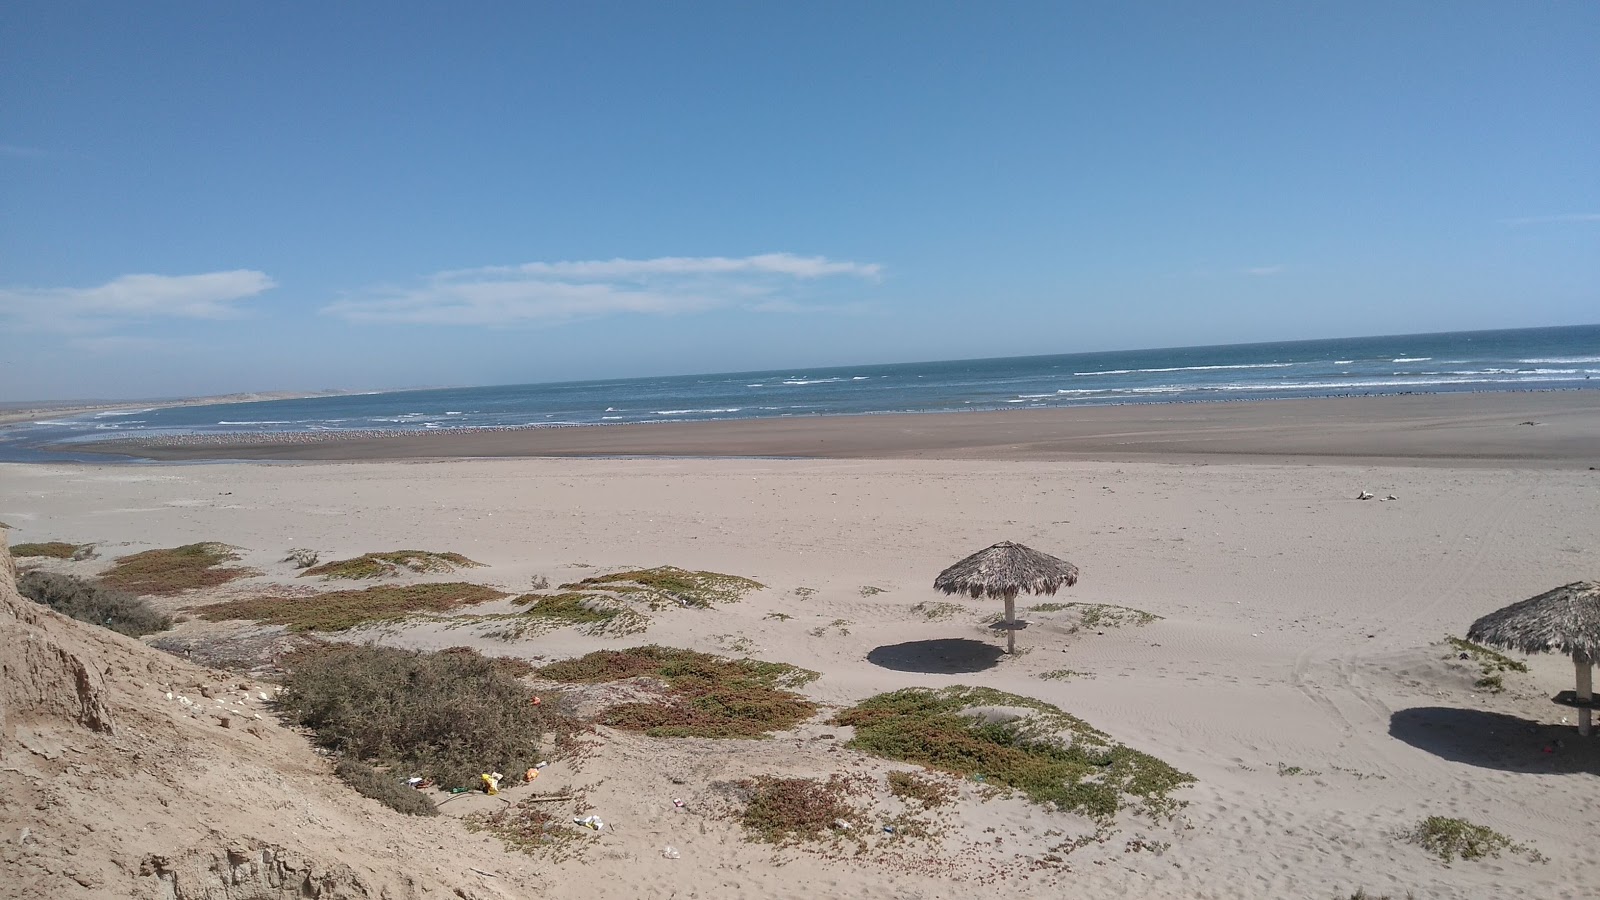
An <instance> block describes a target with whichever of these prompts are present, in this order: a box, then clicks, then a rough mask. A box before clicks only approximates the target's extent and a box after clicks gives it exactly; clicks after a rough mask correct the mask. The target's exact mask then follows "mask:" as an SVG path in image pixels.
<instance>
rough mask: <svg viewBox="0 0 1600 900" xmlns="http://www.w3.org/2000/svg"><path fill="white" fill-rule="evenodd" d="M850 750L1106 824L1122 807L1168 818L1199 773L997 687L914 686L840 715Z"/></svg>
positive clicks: (837, 717) (1042, 704) (1067, 715)
mask: <svg viewBox="0 0 1600 900" xmlns="http://www.w3.org/2000/svg"><path fill="white" fill-rule="evenodd" d="M834 723H835V724H838V725H850V726H854V727H855V729H856V732H855V737H854V738H853V739H852V740H851V741H850V746H852V747H855V748H857V749H859V750H864V751H866V752H867V753H871V754H873V755H876V756H881V757H885V758H887V759H892V760H897V761H900V762H909V763H915V764H918V765H923V766H928V767H929V768H933V769H938V770H941V771H945V772H950V773H953V774H957V775H964V776H973V777H977V776H982V777H983V778H984V779H985V780H986V781H987V782H988V783H991V784H996V785H1000V786H1004V787H1009V788H1013V789H1015V790H1018V791H1020V792H1022V793H1023V794H1024V795H1026V796H1027V797H1028V798H1029V799H1031V800H1033V801H1035V802H1037V803H1042V804H1047V805H1051V806H1054V807H1056V808H1057V809H1061V810H1066V811H1071V812H1077V813H1081V814H1084V815H1087V816H1090V817H1091V818H1095V819H1100V820H1109V819H1110V818H1111V817H1112V816H1114V815H1116V813H1117V812H1118V811H1119V810H1121V809H1123V808H1124V807H1129V806H1131V807H1133V808H1135V809H1136V810H1137V811H1140V812H1143V813H1146V814H1148V815H1150V816H1151V817H1153V818H1154V817H1164V816H1171V815H1172V814H1173V813H1175V812H1176V811H1177V810H1178V809H1179V808H1181V806H1182V804H1181V803H1180V802H1179V801H1177V800H1174V799H1173V798H1172V797H1171V793H1172V791H1174V790H1175V789H1177V788H1179V787H1182V786H1183V785H1185V784H1189V783H1191V782H1193V781H1194V776H1192V775H1189V774H1187V773H1184V772H1180V771H1178V770H1177V769H1174V768H1173V767H1171V766H1169V765H1167V764H1166V763H1164V762H1162V761H1161V760H1159V759H1156V758H1155V757H1153V756H1150V755H1149V754H1147V753H1141V752H1139V751H1137V750H1133V749H1131V748H1129V747H1125V746H1123V745H1121V744H1118V743H1117V742H1115V741H1113V740H1112V739H1111V738H1110V736H1109V735H1107V734H1106V733H1105V732H1103V731H1100V730H1099V729H1097V728H1095V727H1093V726H1091V725H1090V724H1089V723H1087V722H1085V721H1083V720H1082V719H1079V718H1077V717H1076V716H1072V715H1069V714H1067V713H1065V712H1063V711H1062V710H1060V709H1059V708H1057V707H1055V706H1051V705H1050V704H1048V703H1044V702H1042V701H1039V700H1035V699H1033V698H1031V697H1023V696H1020V695H1017V694H1008V693H1005V692H1004V691H997V690H993V689H991V688H974V687H966V686H960V685H958V686H955V687H950V688H945V689H944V690H931V689H928V688H907V689H905V690H900V691H894V692H892V693H888V694H879V695H878V696H876V697H872V698H869V699H867V700H865V701H862V702H861V703H860V704H858V705H857V706H855V707H852V708H851V709H848V710H845V711H844V712H842V713H840V714H839V715H838V716H836V717H835V719H834Z"/></svg>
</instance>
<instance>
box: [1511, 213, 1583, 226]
mask: <svg viewBox="0 0 1600 900" xmlns="http://www.w3.org/2000/svg"><path fill="white" fill-rule="evenodd" d="M1504 222H1505V223H1506V224H1507V225H1513V226H1517V227H1521V226H1524V225H1563V224H1573V223H1577V222H1600V213H1563V214H1561V215H1557V216H1523V217H1521V218H1518V219H1505V220H1504Z"/></svg>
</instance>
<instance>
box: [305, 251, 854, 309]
mask: <svg viewBox="0 0 1600 900" xmlns="http://www.w3.org/2000/svg"><path fill="white" fill-rule="evenodd" d="M881 273H882V268H881V267H880V266H878V265H875V264H863V263H854V262H841V261H836V260H830V259H827V258H825V257H820V256H796V255H794V254H790V253H767V254H762V255H759V256H746V257H739V258H730V257H722V256H702V257H682V256H668V257H659V258H656V259H610V260H589V261H575V262H531V263H525V264H522V265H516V266H486V267H482V268H476V269H458V270H453V271H448V272H440V273H438V274H435V275H432V276H430V277H428V278H427V279H425V280H424V281H423V283H422V284H420V285H416V286H412V287H378V288H373V289H370V290H367V291H364V292H361V293H360V294H358V295H355V296H351V297H346V298H344V299H341V300H338V301H336V302H334V303H331V304H329V305H328V306H326V307H324V308H323V309H322V312H323V313H324V314H326V315H331V316H335V317H338V318H341V319H344V320H346V321H349V322H364V323H378V322H383V323H396V324H411V325H490V326H511V325H517V324H523V323H528V322H539V321H544V322H550V321H565V320H571V319H580V318H593V317H597V316H607V315H618V314H626V313H644V314H650V315H678V314H686V313H698V312H706V311H709V310H713V309H721V308H728V307H736V306H743V307H746V308H752V307H755V306H759V305H760V304H769V306H768V308H769V309H774V310H775V309H779V308H796V309H798V308H805V307H806V305H807V300H808V298H810V297H811V296H812V295H814V294H816V293H819V292H821V291H822V290H823V289H822V288H820V287H818V286H816V285H815V283H816V282H819V281H822V280H824V279H834V280H837V279H846V278H847V279H854V280H874V279H877V278H878V277H879V276H880V275H881Z"/></svg>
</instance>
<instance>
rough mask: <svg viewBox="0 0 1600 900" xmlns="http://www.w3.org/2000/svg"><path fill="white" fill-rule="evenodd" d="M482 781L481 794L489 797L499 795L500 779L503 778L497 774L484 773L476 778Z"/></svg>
mask: <svg viewBox="0 0 1600 900" xmlns="http://www.w3.org/2000/svg"><path fill="white" fill-rule="evenodd" d="M478 777H479V778H481V779H483V792H484V793H485V794H488V795H489V796H491V797H492V796H494V795H495V794H498V793H500V779H502V778H504V777H505V776H504V775H501V774H500V773H499V772H485V773H483V774H482V775H479V776H478Z"/></svg>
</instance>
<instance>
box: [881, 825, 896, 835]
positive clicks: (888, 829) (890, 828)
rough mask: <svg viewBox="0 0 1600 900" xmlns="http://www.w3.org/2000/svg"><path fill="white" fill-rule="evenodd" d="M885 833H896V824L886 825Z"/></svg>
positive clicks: (884, 827)
mask: <svg viewBox="0 0 1600 900" xmlns="http://www.w3.org/2000/svg"><path fill="white" fill-rule="evenodd" d="M883 833H884V834H894V826H893V825H885V826H883Z"/></svg>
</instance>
